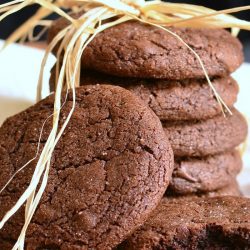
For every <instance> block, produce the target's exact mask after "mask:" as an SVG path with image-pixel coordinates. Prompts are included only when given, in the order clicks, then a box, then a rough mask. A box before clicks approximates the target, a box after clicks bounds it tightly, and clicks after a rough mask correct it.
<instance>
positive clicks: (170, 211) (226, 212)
mask: <svg viewBox="0 0 250 250" xmlns="http://www.w3.org/2000/svg"><path fill="white" fill-rule="evenodd" d="M249 211H250V199H248V198H242V197H230V196H229V197H216V198H207V197H206V198H192V199H185V198H184V199H168V198H163V199H162V201H161V204H160V205H159V206H158V207H157V209H156V210H155V211H154V212H153V213H152V215H151V216H150V218H149V219H148V220H147V222H146V223H145V224H144V225H143V226H142V227H141V228H140V229H139V230H137V231H136V232H135V233H134V234H133V235H132V236H130V237H129V238H128V239H127V240H126V241H125V242H124V243H123V244H122V246H120V247H119V248H118V249H119V250H121V249H122V250H127V249H129V250H146V249H147V250H153V249H197V250H198V249H207V250H208V249H248V248H249V246H250V217H249Z"/></svg>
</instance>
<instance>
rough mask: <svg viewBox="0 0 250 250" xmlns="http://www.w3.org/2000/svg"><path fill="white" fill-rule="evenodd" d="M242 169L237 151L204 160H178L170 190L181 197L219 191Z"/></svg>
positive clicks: (176, 160) (204, 158)
mask: <svg viewBox="0 0 250 250" xmlns="http://www.w3.org/2000/svg"><path fill="white" fill-rule="evenodd" d="M241 168H242V161H241V156H240V154H239V152H238V151H236V150H234V151H231V152H228V153H223V154H218V155H212V156H207V157H203V158H198V157H197V158H194V157H193V158H180V159H178V158H177V159H175V168H174V172H173V175H172V180H171V182H170V185H169V189H170V190H171V191H172V192H173V193H175V194H180V195H185V194H191V193H204V192H210V191H214V190H218V189H221V188H223V187H225V186H228V185H229V184H230V183H231V182H232V180H234V179H235V178H236V176H237V175H238V174H239V172H240V170H241Z"/></svg>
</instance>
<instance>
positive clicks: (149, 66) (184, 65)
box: [48, 20, 243, 80]
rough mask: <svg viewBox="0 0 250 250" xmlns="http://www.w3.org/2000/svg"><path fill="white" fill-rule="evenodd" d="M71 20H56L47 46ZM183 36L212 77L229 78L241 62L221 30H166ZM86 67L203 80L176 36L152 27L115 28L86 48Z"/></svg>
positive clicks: (235, 46) (237, 50)
mask: <svg viewBox="0 0 250 250" xmlns="http://www.w3.org/2000/svg"><path fill="white" fill-rule="evenodd" d="M66 24H67V21H64V20H59V21H55V22H54V24H53V25H52V27H51V28H50V30H49V35H48V41H49V42H50V41H51V40H52V38H53V37H55V35H56V34H57V33H58V32H59V31H60V30H61V29H63V28H64V27H65V26H66ZM168 29H169V30H170V31H172V32H174V33H176V34H177V35H179V36H180V37H181V38H182V39H183V40H184V41H185V42H186V43H187V44H188V45H189V46H190V47H192V48H193V49H194V50H195V51H196V52H197V54H198V55H199V56H200V58H201V60H202V61H203V63H204V66H205V68H206V70H207V72H208V74H209V76H225V75H228V74H229V73H231V72H233V71H235V70H236V69H237V68H238V67H239V66H240V65H241V63H242V62H243V53H242V45H241V44H240V42H239V40H238V39H237V38H235V37H233V36H232V35H231V34H230V33H229V32H228V31H226V30H222V29H190V28H171V27H170V28H168ZM82 66H83V67H84V68H89V69H94V70H97V71H100V72H104V73H107V74H110V75H116V76H122V77H137V78H164V79H175V80H176V79H178V80H179V79H187V78H204V72H203V70H202V68H201V65H200V64H199V62H198V60H197V58H196V57H195V55H194V54H193V52H192V51H191V50H190V49H188V48H187V47H186V46H185V45H184V44H183V43H181V42H180V41H179V40H178V39H177V38H176V37H175V36H174V35H172V34H170V33H169V32H167V31H164V30H162V29H159V28H157V27H154V26H150V25H147V24H143V23H140V22H138V21H129V22H125V23H122V24H119V25H116V26H114V27H111V28H109V29H107V30H105V31H103V32H102V33H100V34H98V35H97V36H96V38H95V39H94V40H93V41H92V42H91V43H90V45H89V46H88V47H87V48H86V49H85V51H84V54H83V57H82Z"/></svg>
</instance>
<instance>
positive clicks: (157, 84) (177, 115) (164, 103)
mask: <svg viewBox="0 0 250 250" xmlns="http://www.w3.org/2000/svg"><path fill="white" fill-rule="evenodd" d="M55 82H56V80H55V68H54V69H53V70H52V72H51V79H50V86H51V90H54V85H55ZM81 84H82V85H85V84H112V85H118V86H122V87H124V88H126V89H128V90H130V91H131V92H133V93H134V94H136V95H137V96H139V97H140V98H141V99H142V100H143V101H144V102H145V103H147V104H148V106H149V107H150V108H151V109H152V110H153V111H154V112H155V113H156V115H157V116H158V117H159V118H160V119H161V120H200V119H208V118H211V117H214V116H216V115H218V114H220V113H221V108H220V106H219V104H218V102H217V101H216V99H215V97H214V95H213V92H212V90H211V88H210V87H209V85H208V83H207V81H206V80H196V79H192V80H182V81H175V80H172V81H171V80H157V79H135V78H119V77H114V76H108V75H106V74H102V73H99V72H94V71H87V72H86V71H82V73H81ZM213 85H214V87H215V89H216V90H217V92H218V93H219V95H220V96H221V97H222V99H223V100H224V102H225V103H226V104H227V105H228V107H232V106H233V105H234V103H235V102H236V100H237V94H238V91H239V88H238V85H237V83H236V81H235V80H234V79H233V78H231V77H225V78H215V79H214V80H213Z"/></svg>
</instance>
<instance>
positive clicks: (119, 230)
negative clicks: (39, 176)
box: [0, 85, 173, 250]
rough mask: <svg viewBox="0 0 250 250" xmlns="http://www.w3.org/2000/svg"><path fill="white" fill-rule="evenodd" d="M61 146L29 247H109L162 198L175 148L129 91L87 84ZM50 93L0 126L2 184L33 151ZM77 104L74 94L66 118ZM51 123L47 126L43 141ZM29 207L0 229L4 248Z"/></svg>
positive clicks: (1, 207) (17, 189) (2, 204)
mask: <svg viewBox="0 0 250 250" xmlns="http://www.w3.org/2000/svg"><path fill="white" fill-rule="evenodd" d="M76 95H77V96H76V101H77V102H76V108H75V111H74V113H73V115H72V117H71V120H70V122H69V124H68V126H67V127H66V130H65V132H64V133H63V136H62V138H61V139H60V140H59V142H58V144H57V145H56V148H55V151H54V153H53V156H52V160H51V169H50V173H49V181H48V185H47V187H46V191H45V193H44V194H43V197H42V200H41V202H40V204H39V207H38V209H37V211H36V213H35V215H34V217H33V219H32V221H31V224H30V226H29V228H28V232H27V237H26V249H31V250H32V249H53V250H56V249H71V250H74V249H111V248H113V247H115V246H116V245H117V244H118V243H120V242H121V241H122V240H123V239H124V238H125V237H126V236H127V235H128V234H130V233H131V232H132V231H133V230H135V228H137V227H138V226H140V225H141V224H142V223H143V222H144V221H145V220H146V218H147V217H148V215H149V214H150V213H151V212H152V210H153V209H155V207H156V205H157V204H158V203H159V202H160V200H161V198H162V196H163V194H164V192H165V190H166V188H167V186H168V183H169V180H170V177H171V174H172V168H173V153H172V150H171V147H170V144H169V142H168V140H167V139H166V136H165V133H164V132H163V129H162V126H161V123H160V121H159V119H158V118H157V117H156V115H155V114H154V113H153V112H152V111H151V110H150V109H149V108H148V107H146V106H145V105H144V103H143V102H142V101H141V100H140V99H139V98H137V97H136V96H134V95H133V94H132V93H130V92H129V91H127V90H125V89H122V88H120V87H114V86H107V85H102V86H98V85H97V86H84V87H81V88H78V89H77V91H76ZM53 99H54V97H53V96H50V97H48V98H46V99H45V100H42V101H41V102H39V103H38V104H36V105H34V106H33V107H31V108H29V109H27V110H26V111H24V112H22V113H20V114H18V115H15V116H13V117H11V118H9V119H8V120H7V121H6V122H5V123H4V124H3V126H2V127H1V129H0V166H1V168H0V176H1V178H0V189H1V188H2V187H3V186H4V185H5V184H6V182H7V181H8V180H9V178H10V177H11V176H12V175H13V173H14V172H15V171H16V170H17V169H19V168H20V167H21V166H23V165H24V164H25V163H26V162H27V161H28V160H30V159H31V158H33V157H34V156H35V154H36V150H37V144H38V139H39V135H40V129H41V127H42V124H43V122H44V121H45V119H46V118H47V117H48V116H49V115H51V114H52V112H53ZM71 107H72V96H71V95H69V97H68V99H67V101H66V103H65V104H64V106H63V108H62V111H61V120H60V124H59V125H60V126H59V127H61V125H62V122H63V121H64V120H65V119H66V116H67V114H68V113H69V111H70V109H71ZM51 125H52V119H50V120H49V121H48V122H47V123H46V124H45V127H44V131H43V134H42V137H41V146H43V145H44V143H45V142H46V140H47V137H48V135H49V132H50V129H51ZM35 165H36V161H33V162H32V163H31V164H29V165H28V166H27V167H26V168H25V169H24V170H22V171H21V172H20V173H18V174H17V176H16V177H15V178H14V180H13V181H12V182H11V184H10V185H9V186H8V187H7V189H5V191H4V192H3V193H1V195H0V218H2V217H3V216H4V214H5V213H6V212H7V211H8V210H9V209H10V208H11V207H12V206H13V204H14V203H15V202H16V201H17V199H18V198H19V197H20V195H21V194H22V193H23V191H24V190H25V188H26V187H27V185H28V184H29V181H30V179H31V176H32V174H33V171H34V167H35ZM23 220H24V207H22V209H21V210H19V211H18V212H17V213H16V214H15V215H14V216H13V217H12V218H11V220H10V221H9V222H8V223H7V224H6V225H5V226H4V229H3V230H1V231H0V239H1V244H2V245H1V249H5V250H7V249H8V247H9V245H10V244H12V246H13V243H14V242H15V240H16V239H17V236H18V235H19V233H20V229H21V227H22V225H23Z"/></svg>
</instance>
